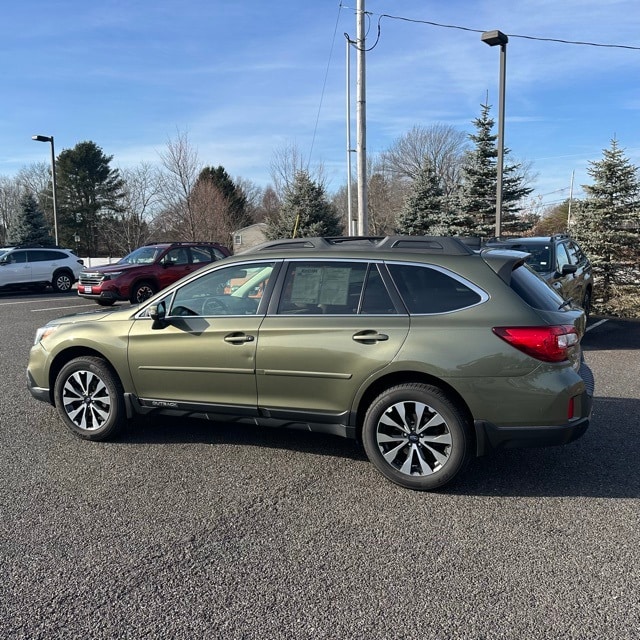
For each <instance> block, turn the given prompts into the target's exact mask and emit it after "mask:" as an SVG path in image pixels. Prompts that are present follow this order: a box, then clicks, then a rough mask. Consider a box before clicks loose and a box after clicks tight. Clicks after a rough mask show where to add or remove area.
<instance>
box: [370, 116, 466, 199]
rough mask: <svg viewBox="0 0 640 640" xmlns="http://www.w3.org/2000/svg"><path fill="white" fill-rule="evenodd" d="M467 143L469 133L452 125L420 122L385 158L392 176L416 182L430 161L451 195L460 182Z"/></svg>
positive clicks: (385, 153) (402, 137) (387, 168)
mask: <svg viewBox="0 0 640 640" xmlns="http://www.w3.org/2000/svg"><path fill="white" fill-rule="evenodd" d="M466 146H467V134H466V133H465V132H464V131H458V130H457V129H455V128H454V127H452V126H450V125H446V124H434V125H431V126H430V127H422V126H420V125H416V126H414V127H412V129H411V130H410V131H409V132H408V133H406V134H405V135H403V136H401V137H400V138H398V139H397V140H396V141H395V142H394V143H393V144H392V145H391V147H390V148H389V149H388V150H387V151H385V152H384V153H383V154H382V156H381V157H382V161H383V163H384V165H385V168H386V170H387V171H389V172H390V173H391V174H392V175H394V176H396V177H399V178H404V179H409V180H412V181H413V180H415V179H416V177H417V176H418V174H419V173H420V169H421V168H422V166H423V164H424V162H425V160H428V161H429V162H430V163H431V166H432V167H433V168H434V169H435V172H436V175H437V176H439V178H440V179H441V181H442V188H443V190H444V193H445V195H449V194H451V193H452V192H453V191H454V190H455V189H456V187H457V185H458V183H459V175H460V167H461V165H462V159H463V156H464V151H465V148H466Z"/></svg>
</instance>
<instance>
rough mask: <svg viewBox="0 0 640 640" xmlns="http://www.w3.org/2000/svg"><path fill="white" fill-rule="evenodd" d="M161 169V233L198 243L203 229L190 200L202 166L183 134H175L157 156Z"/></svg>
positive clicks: (196, 153) (186, 136)
mask: <svg viewBox="0 0 640 640" xmlns="http://www.w3.org/2000/svg"><path fill="white" fill-rule="evenodd" d="M160 159H161V161H162V166H163V168H164V172H163V178H162V181H161V185H160V194H161V201H162V204H163V217H164V218H165V220H163V223H164V226H165V230H166V231H168V232H170V233H174V234H178V236H179V238H180V239H182V240H199V239H201V236H202V231H203V229H202V228H201V227H200V225H199V220H198V214H197V212H196V211H195V210H194V208H193V206H192V201H191V193H192V191H193V188H194V187H195V185H196V182H197V181H198V176H199V175H200V171H201V170H202V168H203V167H202V164H201V163H200V160H199V158H198V152H197V151H196V149H195V148H194V147H192V146H191V143H190V142H189V137H188V135H187V134H186V133H182V132H178V134H177V136H176V138H175V139H173V140H169V141H168V142H167V147H166V149H165V151H163V152H161V153H160Z"/></svg>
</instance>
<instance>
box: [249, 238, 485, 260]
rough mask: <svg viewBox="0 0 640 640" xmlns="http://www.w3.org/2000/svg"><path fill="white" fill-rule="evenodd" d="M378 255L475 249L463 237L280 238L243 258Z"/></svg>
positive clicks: (458, 252) (459, 252)
mask: <svg viewBox="0 0 640 640" xmlns="http://www.w3.org/2000/svg"><path fill="white" fill-rule="evenodd" d="M267 251H268V252H276V253H280V254H281V253H282V252H287V253H288V252H290V251H295V252H296V253H300V254H303V255H304V254H305V253H309V254H313V253H317V252H325V251H328V252H339V253H359V252H367V253H372V252H374V253H378V252H383V251H384V252H386V251H390V252H392V253H393V252H405V253H419V254H421V255H422V254H430V255H471V254H473V251H472V249H471V248H470V247H469V246H468V245H467V244H466V243H465V242H463V241H462V240H461V239H460V238H455V237H450V236H334V237H311V238H281V239H278V240H271V241H269V242H264V243H262V244H260V245H257V246H256V247H252V248H251V249H249V250H248V251H246V252H244V253H243V255H247V254H254V253H261V252H267Z"/></svg>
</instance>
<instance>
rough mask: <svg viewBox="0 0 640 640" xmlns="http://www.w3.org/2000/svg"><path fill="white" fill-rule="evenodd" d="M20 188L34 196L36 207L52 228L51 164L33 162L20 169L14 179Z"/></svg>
mask: <svg viewBox="0 0 640 640" xmlns="http://www.w3.org/2000/svg"><path fill="white" fill-rule="evenodd" d="M15 180H16V182H17V183H18V184H19V185H20V187H21V188H23V189H25V190H26V191H29V192H31V193H33V194H34V195H35V197H36V198H37V200H38V206H39V207H40V209H41V210H42V211H44V214H45V217H46V219H47V222H48V223H49V224H50V225H51V226H52V227H53V189H52V187H51V164H50V163H47V162H34V163H32V164H30V165H28V166H26V167H22V169H20V171H19V172H18V175H17V176H16V178H15Z"/></svg>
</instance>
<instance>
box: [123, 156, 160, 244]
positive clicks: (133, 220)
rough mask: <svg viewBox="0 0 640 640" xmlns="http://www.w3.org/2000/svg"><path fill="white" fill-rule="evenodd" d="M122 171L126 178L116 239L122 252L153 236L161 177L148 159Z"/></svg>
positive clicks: (124, 178)
mask: <svg viewBox="0 0 640 640" xmlns="http://www.w3.org/2000/svg"><path fill="white" fill-rule="evenodd" d="M120 174H121V176H122V179H123V181H124V188H123V198H122V213H121V214H120V215H119V216H118V227H119V228H118V231H117V233H116V234H115V238H114V241H115V245H116V248H117V249H119V250H120V252H124V253H129V252H130V251H132V250H133V249H135V248H136V247H139V246H140V245H142V244H144V243H145V242H149V241H150V240H151V238H152V235H153V232H152V228H151V223H152V221H153V219H154V217H155V216H156V215H157V214H158V205H159V203H160V200H161V187H162V180H161V175H160V171H159V170H158V169H157V168H156V167H155V166H153V165H151V164H148V163H146V162H143V163H141V164H140V165H138V166H137V167H134V168H132V169H121V170H120Z"/></svg>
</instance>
